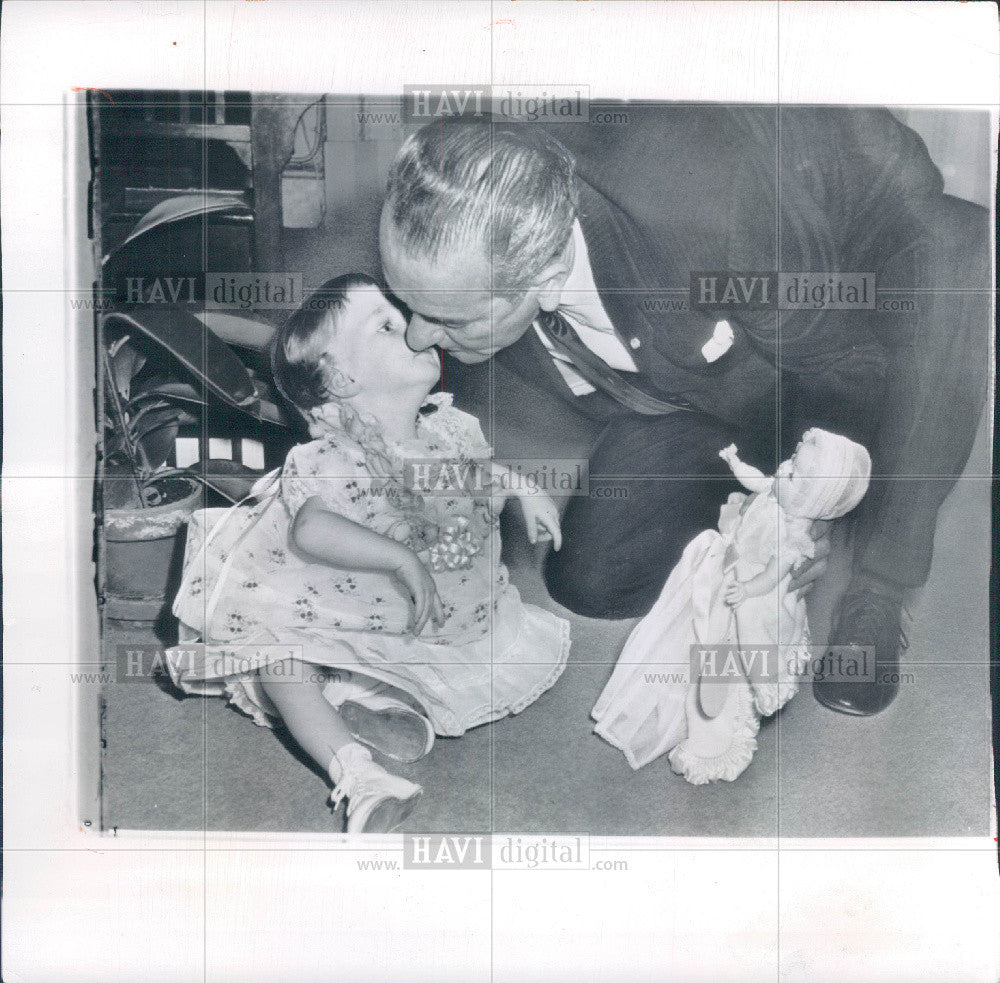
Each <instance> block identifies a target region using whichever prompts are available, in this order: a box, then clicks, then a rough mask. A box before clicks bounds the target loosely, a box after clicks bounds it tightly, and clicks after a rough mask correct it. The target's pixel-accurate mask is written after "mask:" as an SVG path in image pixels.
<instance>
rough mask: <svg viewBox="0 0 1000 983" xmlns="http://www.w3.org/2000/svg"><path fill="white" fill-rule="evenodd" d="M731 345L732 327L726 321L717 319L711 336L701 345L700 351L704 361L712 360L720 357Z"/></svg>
mask: <svg viewBox="0 0 1000 983" xmlns="http://www.w3.org/2000/svg"><path fill="white" fill-rule="evenodd" d="M732 347H733V329H732V328H731V327H730V326H729V322H728V321H719V322H718V324H716V325H715V330H714V331H713V332H712V337H711V338H709V339H708V341H706V342H705V344H704V345H702V346H701V353H702V355H704V356H705V361H706V362H714V361H715V360H716V359H719V358H722V356H723V355H725V354H726V352H728V351H729V349H730V348H732Z"/></svg>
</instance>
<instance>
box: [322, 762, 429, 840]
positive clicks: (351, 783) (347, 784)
mask: <svg viewBox="0 0 1000 983" xmlns="http://www.w3.org/2000/svg"><path fill="white" fill-rule="evenodd" d="M337 761H338V763H339V764H340V766H341V775H340V780H339V781H337V782H336V784H335V785H334V788H333V792H332V793H331V794H330V804H331V805H332V806H333V808H334V809H336V808H337V806H339V805H340V802H341V800H342V799H344V798H346V799H347V832H348V833H391V832H392V831H393V830H394V829H396V828H397V827H398V826H399V825H400V824H401V823H402V822H403V820H405V819H406V817H407V816H409V814H410V813H411V812H412V811H413V807H414V806H415V805H416V804H417V799H419V798H420V796H421V794H422V793H423V791H424V790H423V789H422V788H421V787H420V786H419V785H416V784H415V783H413V782H410V781H407V780H406V779H405V778H401V777H400V776H399V775H392V774H390V773H389V772H387V771H386V770H385V769H384V768H383V767H382V766H381V765H379V764H376V763H375V762H374V761H373V760H372V756H371V753H370V752H369V751H368V749H367V748H363V747H361V746H360V745H357V744H348V745H347V746H346V747H343V748H341V749H340V750H339V751H338V752H337Z"/></svg>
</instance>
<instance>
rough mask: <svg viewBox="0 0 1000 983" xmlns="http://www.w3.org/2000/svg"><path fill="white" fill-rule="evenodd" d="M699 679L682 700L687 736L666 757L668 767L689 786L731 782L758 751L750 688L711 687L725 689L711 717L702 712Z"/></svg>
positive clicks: (740, 682) (733, 683)
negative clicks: (720, 706) (717, 710)
mask: <svg viewBox="0 0 1000 983" xmlns="http://www.w3.org/2000/svg"><path fill="white" fill-rule="evenodd" d="M702 685H703V682H702V677H700V676H699V677H698V680H697V682H696V683H694V684H692V685H691V686H689V687H688V692H687V695H686V697H685V711H686V715H687V725H688V736H687V738H686V739H685V740H683V741H681V743H680V744H678V745H677V747H675V748H674V749H673V750H672V751H671V752H670V754H669V756H668V757H669V760H670V767H671V768H673V770H674V771H675V772H677V774H679V775H683V776H684V777H685V778H686V779H687V780H688V781H689V782H691V784H692V785H706V784H708V783H709V782H714V781H719V780H721V781H725V782H731V781H733V780H735V779H736V778H738V777H739V776H740V775H742V774H743V772H744V771H745V770H746V768H747V766H748V765H749V764H750V762H751V761H752V760H753V754H754V751H756V750H757V740H756V737H757V731H758V730H759V729H760V718H759V717H758V716H757V711H756V709H755V707H754V696H753V693H752V692H751V690H750V684H749V683H748V682H747V680H746V679H745V678H744V677H743V676H740V678H739V679H736V680H728V681H727V682H725V683H722V682H717V683H713V684H711V685H716V686H727V687H728V692H727V693H726V699H725V702H724V704H723V706H722V709H721V710H720V711H719V713H718V714H717V715H716V716H714V717H707V716H705V713H704V711H703V710H702V708H701V693H700V690H701V686H702Z"/></svg>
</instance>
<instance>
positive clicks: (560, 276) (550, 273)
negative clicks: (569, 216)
mask: <svg viewBox="0 0 1000 983" xmlns="http://www.w3.org/2000/svg"><path fill="white" fill-rule="evenodd" d="M575 257H576V248H575V246H574V245H573V235H572V233H571V234H570V237H569V238H568V239H567V240H566V245H565V246H564V247H563V250H562V252H560V253H559V255H558V256H556V258H555V259H553V260H551V261H550V262H549V263H547V264H546V265H545V267H544V268H543V269H542V271H541V272H540V273H539V274H538V276H537V277H536V278H535V280H534V282H533V283H532V288H533V289H534V290H535V291H536V295H537V297H538V306H539V307H540V308H541V309H542V310H543V311H554V310H555V309H556V308H557V307H558V306H559V301H560V300H561V299H562V288H563V286H565V284H566V279H567V278H568V277H569V273H570V270H572V269H573V260H574V258H575Z"/></svg>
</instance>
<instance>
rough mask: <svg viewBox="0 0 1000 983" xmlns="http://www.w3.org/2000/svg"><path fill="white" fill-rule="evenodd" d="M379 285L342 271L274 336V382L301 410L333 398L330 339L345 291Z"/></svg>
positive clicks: (337, 324)
mask: <svg viewBox="0 0 1000 983" xmlns="http://www.w3.org/2000/svg"><path fill="white" fill-rule="evenodd" d="M379 286H380V285H379V283H378V281H377V280H375V279H373V278H372V277H370V276H365V274H363V273H345V274H344V275H343V276H338V277H334V278H333V279H332V280H327V281H326V283H324V284H323V285H322V286H321V287H320V288H319V289H318V290H316V291H315V292H314V293H312V294H310V296H309V297H308V298H307V299H306V300H305V301H304V302H303V304H302V306H301V307H299V309H298V310H297V311H296V312H295V313H294V314H293V315H292V316H291V317H290V318H289V319H288V320H287V321H285V323H284V324H283V325H282V326H281V328H280V329H279V331H278V333H277V334H276V335H275V338H274V341H273V342H272V343H271V372H272V374H273V375H274V384H275V385H276V386H277V387H278V391H279V392H280V393H281V395H282V396H284V397H285V399H287V400H288V402H290V403H291V404H292V405H293V406H296V407H298V408H299V409H300V410H301V411H302V412H305V411H307V410H311V409H315V408H316V407H317V406H322V405H323V404H324V403H329V402H330V401H331V400H332V399H334V398H335V397H334V395H333V393H332V392H331V390H330V381H331V378H332V376H333V372H334V370H335V369H336V364H335V362H334V360H333V356H332V355H331V354H330V340H331V339H332V338H333V337H334V335H336V333H337V328H338V326H339V321H340V318H339V315H340V314H341V313H342V312H343V309H344V304H345V303H346V301H347V295H348V293H349V292H350V291H351V290H353V289H354V288H355V287H375V288H379Z"/></svg>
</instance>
